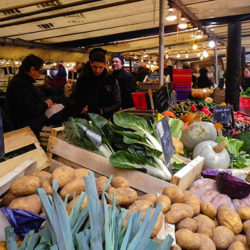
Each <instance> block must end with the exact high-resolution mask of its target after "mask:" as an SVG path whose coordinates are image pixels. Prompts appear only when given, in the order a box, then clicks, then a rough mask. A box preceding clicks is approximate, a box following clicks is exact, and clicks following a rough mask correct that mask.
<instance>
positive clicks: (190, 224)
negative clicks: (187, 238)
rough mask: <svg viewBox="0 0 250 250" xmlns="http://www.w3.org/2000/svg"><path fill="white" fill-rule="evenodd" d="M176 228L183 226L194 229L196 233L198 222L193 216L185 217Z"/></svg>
mask: <svg viewBox="0 0 250 250" xmlns="http://www.w3.org/2000/svg"><path fill="white" fill-rule="evenodd" d="M176 228H177V230H179V229H182V228H184V229H188V230H190V231H192V232H193V233H195V232H196V230H197V228H198V223H197V222H196V221H195V220H194V219H192V218H185V219H183V220H181V221H180V222H178V224H177V225H176Z"/></svg>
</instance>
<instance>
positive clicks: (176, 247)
mask: <svg viewBox="0 0 250 250" xmlns="http://www.w3.org/2000/svg"><path fill="white" fill-rule="evenodd" d="M171 250H182V248H181V247H180V246H179V245H177V244H176V245H174V246H172V247H171Z"/></svg>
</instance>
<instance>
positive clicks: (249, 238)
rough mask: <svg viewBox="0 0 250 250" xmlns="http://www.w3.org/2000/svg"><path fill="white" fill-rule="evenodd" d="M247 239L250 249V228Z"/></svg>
mask: <svg viewBox="0 0 250 250" xmlns="http://www.w3.org/2000/svg"><path fill="white" fill-rule="evenodd" d="M246 236H247V237H246V239H247V245H248V246H249V247H250V228H248V229H247V231H246Z"/></svg>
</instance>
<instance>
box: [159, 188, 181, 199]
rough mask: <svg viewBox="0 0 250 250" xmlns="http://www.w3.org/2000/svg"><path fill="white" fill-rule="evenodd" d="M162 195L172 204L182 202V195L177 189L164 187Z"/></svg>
mask: <svg viewBox="0 0 250 250" xmlns="http://www.w3.org/2000/svg"><path fill="white" fill-rule="evenodd" d="M162 194H163V195H167V196H168V197H169V198H170V200H171V202H172V203H177V202H178V203H182V202H183V201H184V193H183V192H182V190H181V189H179V188H178V187H174V186H169V187H165V188H164V189H163V191H162Z"/></svg>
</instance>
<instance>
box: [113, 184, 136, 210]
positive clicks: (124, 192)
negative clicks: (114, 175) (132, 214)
mask: <svg viewBox="0 0 250 250" xmlns="http://www.w3.org/2000/svg"><path fill="white" fill-rule="evenodd" d="M113 194H114V197H115V199H116V202H117V204H118V205H120V206H125V207H126V206H129V205H130V204H132V203H133V202H134V201H135V200H136V199H137V197H138V195H137V192H136V191H135V190H134V189H132V188H116V189H115V190H114V192H113Z"/></svg>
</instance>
